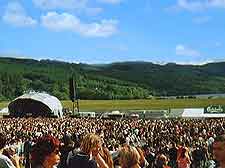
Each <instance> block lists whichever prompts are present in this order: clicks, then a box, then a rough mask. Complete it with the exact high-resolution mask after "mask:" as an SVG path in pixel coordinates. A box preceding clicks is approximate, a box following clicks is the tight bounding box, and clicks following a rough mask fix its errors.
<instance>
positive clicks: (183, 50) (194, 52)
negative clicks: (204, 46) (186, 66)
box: [176, 44, 201, 57]
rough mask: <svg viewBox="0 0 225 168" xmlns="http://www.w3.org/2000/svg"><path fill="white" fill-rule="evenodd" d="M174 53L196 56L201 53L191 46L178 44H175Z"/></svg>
mask: <svg viewBox="0 0 225 168" xmlns="http://www.w3.org/2000/svg"><path fill="white" fill-rule="evenodd" d="M176 55H181V56H194V57H196V56H200V55H201V54H200V52H199V51H197V50H194V49H192V48H189V47H186V46H184V45H182V44H179V45H177V46H176Z"/></svg>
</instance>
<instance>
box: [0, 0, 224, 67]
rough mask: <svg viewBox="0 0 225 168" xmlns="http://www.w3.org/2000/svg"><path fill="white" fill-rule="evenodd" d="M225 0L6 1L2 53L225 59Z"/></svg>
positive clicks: (84, 58)
mask: <svg viewBox="0 0 225 168" xmlns="http://www.w3.org/2000/svg"><path fill="white" fill-rule="evenodd" d="M224 18H225V0H0V55H2V56H15V57H22V58H24V57H25V58H34V59H56V60H63V61H66V62H82V63H89V64H95V63H111V62H121V61H148V62H154V63H160V64H163V63H168V62H176V63H179V64H203V63H206V62H213V61H225V31H224V30H225V19H224Z"/></svg>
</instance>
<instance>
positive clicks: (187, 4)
mask: <svg viewBox="0 0 225 168" xmlns="http://www.w3.org/2000/svg"><path fill="white" fill-rule="evenodd" d="M177 6H178V7H179V8H181V9H185V10H188V11H199V10H203V9H204V8H205V5H204V3H203V2H201V1H188V0H178V1H177Z"/></svg>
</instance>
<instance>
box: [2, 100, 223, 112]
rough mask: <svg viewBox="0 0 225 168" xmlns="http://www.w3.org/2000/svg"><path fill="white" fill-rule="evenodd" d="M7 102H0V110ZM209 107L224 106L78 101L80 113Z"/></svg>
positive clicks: (185, 102)
mask: <svg viewBox="0 0 225 168" xmlns="http://www.w3.org/2000/svg"><path fill="white" fill-rule="evenodd" d="M61 102H62V105H63V107H64V108H69V109H72V107H73V104H72V102H71V101H68V100H65V101H61ZM8 103H9V102H0V109H2V108H4V107H7V105H8ZM209 105H224V106H225V98H219V99H166V100H80V101H79V106H80V111H111V110H144V109H146V110H147V109H168V108H202V107H207V106H209Z"/></svg>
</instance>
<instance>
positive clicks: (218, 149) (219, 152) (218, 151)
mask: <svg viewBox="0 0 225 168" xmlns="http://www.w3.org/2000/svg"><path fill="white" fill-rule="evenodd" d="M213 154H214V156H215V158H216V160H217V161H219V162H225V134H223V135H219V136H217V137H216V138H215V141H214V143H213Z"/></svg>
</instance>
